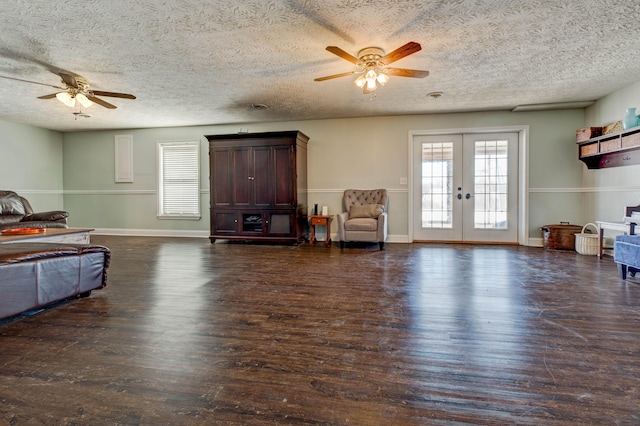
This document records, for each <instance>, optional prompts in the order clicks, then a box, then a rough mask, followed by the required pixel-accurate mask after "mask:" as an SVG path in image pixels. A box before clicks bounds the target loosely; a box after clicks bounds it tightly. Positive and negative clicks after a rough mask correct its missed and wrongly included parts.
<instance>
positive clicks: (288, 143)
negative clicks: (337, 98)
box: [205, 130, 309, 243]
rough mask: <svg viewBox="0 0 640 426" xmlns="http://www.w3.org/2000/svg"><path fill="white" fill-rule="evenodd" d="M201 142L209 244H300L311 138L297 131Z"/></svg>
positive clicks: (210, 138) (305, 225) (305, 229)
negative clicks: (205, 170)
mask: <svg viewBox="0 0 640 426" xmlns="http://www.w3.org/2000/svg"><path fill="white" fill-rule="evenodd" d="M205 137H206V138H207V140H208V141H209V172H210V174H209V179H210V186H209V187H210V192H211V193H210V196H211V202H210V207H211V209H210V235H209V239H210V240H211V242H212V243H213V242H215V241H216V239H227V240H247V241H272V242H279V243H300V242H302V241H304V239H305V238H307V234H308V221H307V143H308V142H309V138H308V137H307V136H306V135H305V134H303V133H302V132H300V131H297V130H295V131H284V132H264V133H237V134H228V135H208V136H205Z"/></svg>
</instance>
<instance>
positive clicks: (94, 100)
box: [86, 95, 118, 109]
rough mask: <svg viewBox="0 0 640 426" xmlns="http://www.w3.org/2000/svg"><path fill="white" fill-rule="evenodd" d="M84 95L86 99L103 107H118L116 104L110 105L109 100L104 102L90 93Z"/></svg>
mask: <svg viewBox="0 0 640 426" xmlns="http://www.w3.org/2000/svg"><path fill="white" fill-rule="evenodd" d="M86 96H87V99H89V100H90V101H91V102H94V103H96V104H98V105H102V106H103V107H105V108H109V109H116V108H118V107H117V106H115V105H111V104H110V103H109V102H105V101H103V100H102V99H100V98H96V97H95V96H91V95H86Z"/></svg>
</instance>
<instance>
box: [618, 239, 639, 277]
mask: <svg viewBox="0 0 640 426" xmlns="http://www.w3.org/2000/svg"><path fill="white" fill-rule="evenodd" d="M613 260H614V261H615V262H616V263H617V264H618V276H619V277H620V278H622V279H623V280H626V279H627V273H629V275H631V276H632V277H633V276H635V275H636V272H638V271H640V235H618V236H617V237H616V241H615V243H614V244H613Z"/></svg>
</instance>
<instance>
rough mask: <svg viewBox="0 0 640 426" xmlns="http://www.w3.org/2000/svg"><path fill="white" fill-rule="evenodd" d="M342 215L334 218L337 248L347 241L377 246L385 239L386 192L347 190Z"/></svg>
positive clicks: (386, 225) (378, 190) (382, 247)
mask: <svg viewBox="0 0 640 426" xmlns="http://www.w3.org/2000/svg"><path fill="white" fill-rule="evenodd" d="M342 202H343V206H344V212H343V213H340V214H339V215H338V239H339V240H340V248H344V244H345V242H347V241H364V242H372V243H378V244H379V246H380V250H383V249H384V242H385V240H386V239H387V227H388V223H387V222H388V221H387V208H388V200H387V190H386V189H372V190H360V189H347V190H346V191H344V196H343V198H342Z"/></svg>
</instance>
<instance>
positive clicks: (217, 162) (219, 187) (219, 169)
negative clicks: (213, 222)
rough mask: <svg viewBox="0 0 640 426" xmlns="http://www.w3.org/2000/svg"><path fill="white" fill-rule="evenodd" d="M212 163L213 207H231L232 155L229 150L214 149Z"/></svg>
mask: <svg viewBox="0 0 640 426" xmlns="http://www.w3.org/2000/svg"><path fill="white" fill-rule="evenodd" d="M209 161H210V162H211V164H210V168H211V171H212V172H211V175H210V180H211V182H210V183H209V185H210V187H211V206H222V207H224V206H230V205H231V204H232V203H233V199H232V197H231V175H230V171H231V165H232V155H231V151H229V150H228V149H222V150H219V149H214V150H212V151H211V155H210V157H209Z"/></svg>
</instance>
